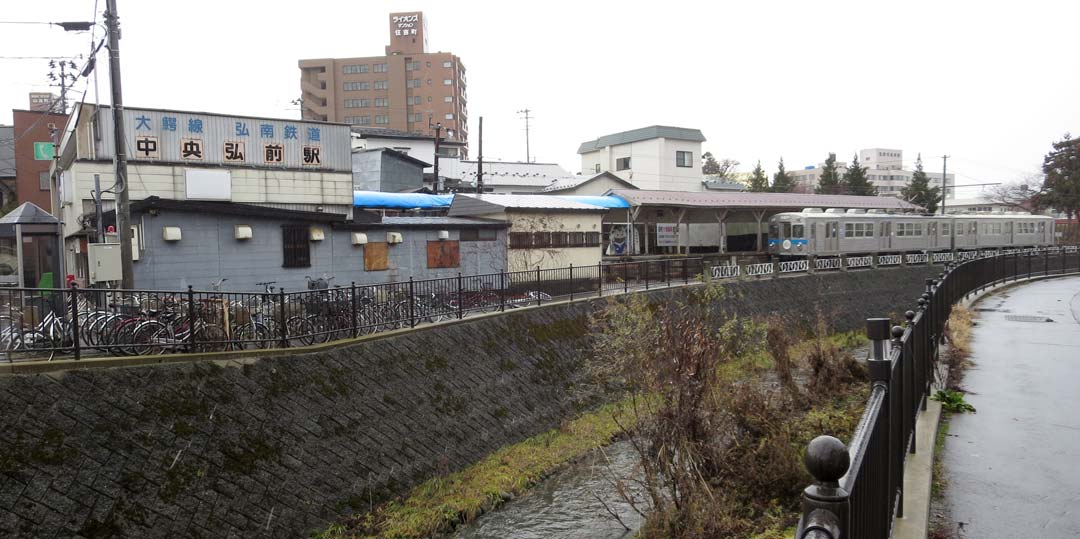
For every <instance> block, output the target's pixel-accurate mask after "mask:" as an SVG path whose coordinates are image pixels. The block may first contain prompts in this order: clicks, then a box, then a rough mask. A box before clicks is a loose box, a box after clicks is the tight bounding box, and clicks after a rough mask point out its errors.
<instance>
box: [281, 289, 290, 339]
mask: <svg viewBox="0 0 1080 539" xmlns="http://www.w3.org/2000/svg"><path fill="white" fill-rule="evenodd" d="M278 316H280V317H281V347H282V348H288V347H289V328H288V324H287V323H286V321H285V288H284V287H282V288H278Z"/></svg>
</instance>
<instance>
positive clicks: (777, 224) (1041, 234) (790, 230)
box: [768, 208, 1054, 257]
mask: <svg viewBox="0 0 1080 539" xmlns="http://www.w3.org/2000/svg"><path fill="white" fill-rule="evenodd" d="M1053 244H1054V219H1053V217H1047V216H1044V215H1031V214H1027V213H1001V214H952V215H914V214H890V213H885V212H884V211H881V210H869V211H866V210H847V211H844V210H841V209H828V210H821V209H817V208H807V209H804V210H803V211H801V212H788V213H778V214H776V215H774V216H772V218H770V219H769V242H768V246H769V253H771V254H775V255H780V256H785V257H787V256H792V257H804V256H811V255H812V256H836V255H841V254H863V253H905V252H931V251H950V250H963V249H986V248H1005V247H1041V246H1049V245H1053Z"/></svg>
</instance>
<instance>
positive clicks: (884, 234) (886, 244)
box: [878, 221, 892, 249]
mask: <svg viewBox="0 0 1080 539" xmlns="http://www.w3.org/2000/svg"><path fill="white" fill-rule="evenodd" d="M878 245H880V246H881V248H882V249H892V221H882V222H881V243H879V244H878Z"/></svg>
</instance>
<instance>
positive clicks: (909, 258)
mask: <svg viewBox="0 0 1080 539" xmlns="http://www.w3.org/2000/svg"><path fill="white" fill-rule="evenodd" d="M929 259H930V258H929V257H928V256H926V253H920V254H917V255H904V262H907V263H908V264H925V263H926V262H927V261H928V260H929Z"/></svg>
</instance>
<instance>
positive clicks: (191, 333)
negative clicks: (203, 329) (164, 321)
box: [187, 285, 228, 352]
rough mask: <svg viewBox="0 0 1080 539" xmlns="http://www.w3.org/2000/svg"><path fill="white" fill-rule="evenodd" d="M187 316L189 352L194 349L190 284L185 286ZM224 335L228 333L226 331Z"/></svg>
mask: <svg viewBox="0 0 1080 539" xmlns="http://www.w3.org/2000/svg"><path fill="white" fill-rule="evenodd" d="M187 309H188V311H187V317H188V320H187V321H188V328H189V331H188V346H189V347H190V350H189V351H191V352H194V351H195V291H194V290H193V289H192V288H191V285H188V287H187ZM225 335H228V333H226V334H225Z"/></svg>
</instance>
